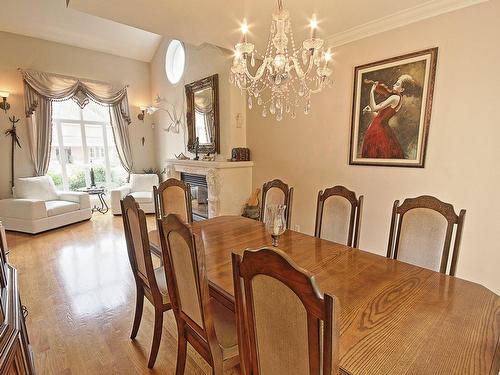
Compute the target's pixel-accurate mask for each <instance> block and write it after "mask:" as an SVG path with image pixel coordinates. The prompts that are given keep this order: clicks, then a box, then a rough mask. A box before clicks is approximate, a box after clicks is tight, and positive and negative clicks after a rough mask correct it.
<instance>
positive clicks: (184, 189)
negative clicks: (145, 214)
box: [153, 178, 193, 223]
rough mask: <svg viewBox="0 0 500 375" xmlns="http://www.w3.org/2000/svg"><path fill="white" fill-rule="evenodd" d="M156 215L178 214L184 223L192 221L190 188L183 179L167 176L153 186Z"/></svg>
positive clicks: (159, 216) (158, 216)
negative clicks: (166, 178) (164, 179)
mask: <svg viewBox="0 0 500 375" xmlns="http://www.w3.org/2000/svg"><path fill="white" fill-rule="evenodd" d="M153 194H154V201H155V211H156V217H157V218H161V217H164V216H167V215H169V214H176V215H179V217H180V218H181V220H182V221H183V222H185V223H192V222H193V208H192V201H191V189H190V187H189V185H188V184H186V183H185V182H184V181H181V180H178V179H176V178H169V179H168V180H166V181H163V182H162V183H160V185H159V186H158V187H156V186H154V187H153Z"/></svg>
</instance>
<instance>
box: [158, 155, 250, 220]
mask: <svg viewBox="0 0 500 375" xmlns="http://www.w3.org/2000/svg"><path fill="white" fill-rule="evenodd" d="M166 164H167V165H166V172H167V178H177V179H181V173H189V174H194V175H200V176H205V177H206V180H207V186H208V217H209V218H212V217H216V216H222V215H241V212H242V209H243V206H244V205H245V202H246V200H247V199H248V197H249V196H250V194H251V193H252V168H253V161H236V162H230V161H202V160H177V159H168V160H167V161H166Z"/></svg>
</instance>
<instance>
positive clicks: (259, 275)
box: [232, 247, 339, 375]
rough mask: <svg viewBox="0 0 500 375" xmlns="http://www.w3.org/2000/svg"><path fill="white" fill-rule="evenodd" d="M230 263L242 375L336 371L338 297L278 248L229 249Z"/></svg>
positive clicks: (327, 372)
mask: <svg viewBox="0 0 500 375" xmlns="http://www.w3.org/2000/svg"><path fill="white" fill-rule="evenodd" d="M232 264H233V285H234V295H235V303H236V316H237V323H238V343H239V346H240V358H241V361H242V363H243V367H244V369H245V373H246V374H252V375H260V374H274V375H281V374H283V375H285V374H286V375H303V374H310V375H319V374H329V375H330V374H338V372H339V354H338V352H339V323H338V314H339V302H338V300H337V299H336V298H335V297H334V296H330V295H328V294H323V293H321V292H320V291H319V289H318V287H317V285H316V282H315V279H314V276H312V275H311V274H310V273H309V272H308V271H307V270H305V269H302V268H300V267H299V266H297V265H296V264H295V262H294V261H293V260H292V259H291V258H289V257H288V255H286V254H285V253H284V252H282V251H281V250H279V249H273V248H267V247H263V248H260V249H257V250H245V251H244V252H243V257H242V256H241V255H238V254H235V253H233V254H232Z"/></svg>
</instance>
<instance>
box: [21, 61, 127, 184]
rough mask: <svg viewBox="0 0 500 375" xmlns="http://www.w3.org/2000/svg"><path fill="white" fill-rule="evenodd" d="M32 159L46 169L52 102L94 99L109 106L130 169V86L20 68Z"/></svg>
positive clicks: (81, 103)
mask: <svg viewBox="0 0 500 375" xmlns="http://www.w3.org/2000/svg"><path fill="white" fill-rule="evenodd" d="M21 73H22V76H23V81H24V97H25V110H26V117H27V120H28V140H29V144H30V152H31V159H32V160H33V164H34V167H35V173H36V175H37V176H43V175H45V174H46V173H47V170H48V168H49V161H50V147H51V140H52V102H54V101H63V100H68V99H72V100H74V101H75V102H76V103H77V104H78V105H79V106H80V107H81V108H83V107H85V105H86V104H87V103H88V102H89V100H92V101H94V102H96V103H97V104H100V105H103V106H106V107H109V108H110V119H111V125H112V129H113V136H114V139H115V144H116V148H117V150H118V155H119V157H120V161H121V163H122V165H123V167H124V168H125V170H126V171H127V172H129V173H130V172H131V171H132V168H133V163H132V149H131V147H130V138H129V133H128V128H127V126H128V125H129V124H130V111H129V107H128V98H127V86H119V87H117V86H113V85H111V84H108V83H104V82H96V81H91V80H86V79H79V78H75V77H67V76H62V75H59V74H52V73H44V72H38V71H34V70H21Z"/></svg>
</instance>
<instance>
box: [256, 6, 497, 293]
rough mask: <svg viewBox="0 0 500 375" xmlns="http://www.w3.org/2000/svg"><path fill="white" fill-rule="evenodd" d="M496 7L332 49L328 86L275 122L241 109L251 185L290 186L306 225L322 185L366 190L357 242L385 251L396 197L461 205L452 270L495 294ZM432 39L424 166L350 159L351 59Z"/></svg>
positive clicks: (298, 218) (297, 220) (392, 52)
mask: <svg viewBox="0 0 500 375" xmlns="http://www.w3.org/2000/svg"><path fill="white" fill-rule="evenodd" d="M499 14H500V2H499V1H497V0H493V1H489V2H487V3H484V4H482V5H477V6H473V7H470V8H466V9H464V10H460V11H456V12H453V13H449V14H446V15H443V16H439V17H436V18H433V19H428V20H426V21H422V22H419V23H415V24H412V25H409V26H406V27H403V28H400V29H397V30H393V31H389V32H385V33H383V34H379V35H376V36H373V37H370V38H366V39H364V40H360V41H357V42H353V43H350V44H348V45H345V46H342V47H339V48H336V50H335V61H334V75H333V80H334V82H335V83H334V86H333V88H332V89H330V90H328V91H326V92H323V93H321V94H319V95H316V96H315V97H314V98H313V100H312V111H311V114H310V115H309V116H307V117H306V116H305V115H303V114H301V115H298V116H297V119H296V120H294V121H292V120H286V121H285V120H284V121H283V122H282V123H277V122H276V121H274V120H272V119H270V118H267V119H263V118H262V117H261V116H260V111H259V110H252V111H247V128H248V132H247V138H248V145H249V147H250V150H251V152H252V155H253V159H254V161H255V165H256V166H255V168H254V181H253V183H254V186H255V187H257V186H261V184H262V183H263V182H264V181H266V180H268V179H272V178H275V177H279V178H282V179H283V180H285V181H286V182H288V183H290V184H291V185H293V186H294V187H295V201H294V205H293V220H292V221H293V223H292V228H293V227H294V225H299V226H300V230H301V231H303V232H306V233H313V226H314V212H315V200H316V195H317V192H318V190H320V189H322V188H324V187H327V186H333V185H337V184H341V185H345V186H347V187H349V188H351V189H353V190H355V191H356V192H357V193H359V194H364V196H365V209H364V213H363V218H362V227H361V242H360V247H361V248H362V249H366V250H369V251H372V252H375V253H378V254H382V255H385V252H386V247H387V239H388V231H389V225H390V215H391V207H392V203H393V202H394V200H395V199H402V198H404V197H414V196H418V195H421V194H431V195H435V196H437V197H439V198H441V199H442V200H444V201H447V202H450V203H452V204H453V205H454V206H455V208H456V209H457V210H459V209H460V208H466V209H467V216H466V219H465V226H464V233H463V240H462V246H461V253H460V258H459V264H458V272H457V275H458V276H459V277H463V278H466V279H469V280H473V281H476V282H479V283H482V284H484V285H486V286H487V287H489V288H490V289H492V290H494V291H495V292H497V293H500V270H499V265H500V245H499V241H498V232H499V230H500V203H499V200H498V198H497V197H498V191H499V188H498V186H499V184H500V166H499V156H498V155H499V150H500V147H499V142H500V122H499V115H498V107H499V106H498V102H499V101H500V94H499V87H500V74H498V67H499V66H500V49H499V48H498V37H499V36H500V26H499V23H498V15H499ZM435 46H437V47H439V57H438V67H437V76H436V86H435V94H434V105H433V112H432V120H431V125H430V133H429V142H428V148H427V159H426V167H425V168H424V169H413V168H388V167H366V166H349V163H348V153H349V136H350V121H351V105H352V90H353V69H354V67H355V66H357V65H361V64H364V63H369V62H372V61H377V60H380V59H384V58H388V57H393V56H398V55H400V54H404V53H407V52H413V51H418V50H422V49H426V48H430V47H435Z"/></svg>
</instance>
